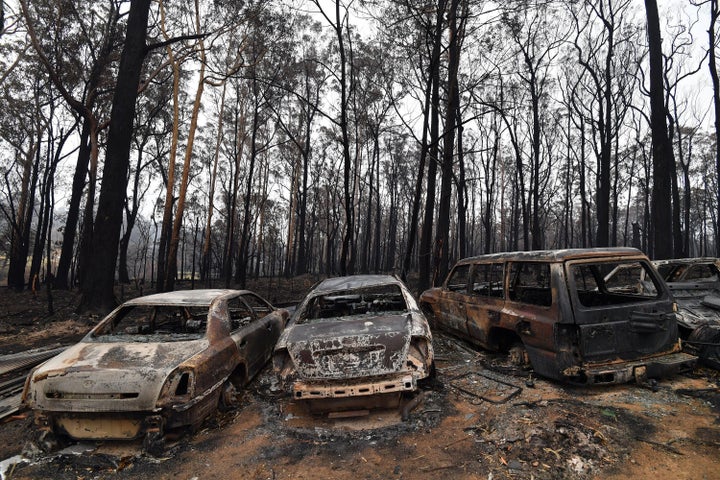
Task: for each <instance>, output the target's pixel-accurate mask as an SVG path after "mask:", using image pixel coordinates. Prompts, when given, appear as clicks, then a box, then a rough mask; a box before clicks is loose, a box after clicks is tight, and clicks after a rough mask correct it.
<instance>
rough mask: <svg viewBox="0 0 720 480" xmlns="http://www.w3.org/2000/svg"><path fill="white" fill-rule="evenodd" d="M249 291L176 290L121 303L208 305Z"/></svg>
mask: <svg viewBox="0 0 720 480" xmlns="http://www.w3.org/2000/svg"><path fill="white" fill-rule="evenodd" d="M246 293H251V292H250V291H249V290H230V289H201V290H176V291H174V292H164V293H155V294H153V295H146V296H144V297H137V298H133V299H132V300H128V301H127V302H125V303H123V305H196V306H209V305H210V304H211V303H212V302H213V301H214V300H215V299H216V298H218V297H221V296H224V295H231V294H237V295H241V294H246Z"/></svg>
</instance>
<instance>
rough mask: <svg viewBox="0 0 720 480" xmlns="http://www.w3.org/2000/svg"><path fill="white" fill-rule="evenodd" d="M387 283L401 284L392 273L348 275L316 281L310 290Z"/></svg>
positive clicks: (341, 288) (322, 290)
mask: <svg viewBox="0 0 720 480" xmlns="http://www.w3.org/2000/svg"><path fill="white" fill-rule="evenodd" d="M387 284H396V285H402V284H403V283H402V282H401V281H400V280H398V279H397V278H396V277H394V276H392V275H348V276H346V277H332V278H327V279H325V280H323V281H322V282H320V283H318V284H317V285H316V286H315V288H313V290H312V291H313V293H322V292H333V291H338V290H351V289H354V288H364V287H371V286H374V285H387Z"/></svg>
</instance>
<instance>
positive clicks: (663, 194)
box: [598, 0, 675, 259]
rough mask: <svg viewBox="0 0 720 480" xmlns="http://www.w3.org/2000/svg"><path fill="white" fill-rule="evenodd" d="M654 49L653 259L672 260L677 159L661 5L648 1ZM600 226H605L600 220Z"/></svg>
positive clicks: (651, 87)
mask: <svg viewBox="0 0 720 480" xmlns="http://www.w3.org/2000/svg"><path fill="white" fill-rule="evenodd" d="M645 10H646V13H647V25H648V45H649V49H650V129H651V132H652V149H653V188H652V228H653V235H652V238H653V248H652V251H653V258H656V259H664V258H672V255H673V245H672V205H671V202H670V198H671V196H670V193H671V189H672V185H671V170H672V165H674V164H675V157H674V153H673V149H672V144H671V143H670V138H669V136H668V130H667V123H666V121H665V119H666V118H667V110H666V108H665V99H664V95H663V59H662V37H661V34H660V19H659V17H658V9H657V2H656V1H655V0H645ZM598 221H599V222H602V220H601V219H600V218H598Z"/></svg>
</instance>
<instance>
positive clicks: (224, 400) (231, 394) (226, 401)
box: [218, 380, 240, 412]
mask: <svg viewBox="0 0 720 480" xmlns="http://www.w3.org/2000/svg"><path fill="white" fill-rule="evenodd" d="M237 394H238V391H237V388H235V384H233V383H232V382H231V381H230V380H227V381H226V382H225V384H224V385H223V387H222V390H221V391H220V400H219V402H218V408H219V409H220V411H222V412H227V411H228V410H232V409H234V408H236V407H237V406H238V405H239V404H240V402H238V398H237Z"/></svg>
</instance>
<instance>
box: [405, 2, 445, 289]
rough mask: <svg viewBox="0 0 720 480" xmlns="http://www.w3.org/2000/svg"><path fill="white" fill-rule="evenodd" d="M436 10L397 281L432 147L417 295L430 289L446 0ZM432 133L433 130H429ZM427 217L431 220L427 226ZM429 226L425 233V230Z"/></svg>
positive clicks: (411, 241)
mask: <svg viewBox="0 0 720 480" xmlns="http://www.w3.org/2000/svg"><path fill="white" fill-rule="evenodd" d="M437 8H438V10H437V13H436V15H435V25H434V30H432V31H429V32H428V35H430V36H431V39H432V55H431V57H430V64H429V65H428V75H427V85H426V86H425V105H424V111H423V130H422V132H423V133H422V141H421V148H422V150H421V152H420V162H419V165H418V176H417V178H416V181H415V195H414V197H413V205H412V215H411V219H410V225H409V233H408V240H407V246H406V248H405V257H404V260H403V266H402V273H401V275H400V278H402V279H403V280H407V273H408V271H409V270H410V264H411V261H412V256H413V249H414V247H415V239H416V237H417V228H418V217H419V216H420V203H421V198H422V185H423V175H424V173H425V163H426V162H427V157H428V155H432V154H431V149H432V148H433V147H434V150H433V151H434V152H435V153H434V155H435V156H434V157H432V158H431V161H430V163H431V165H430V166H429V167H428V188H429V187H430V182H431V180H430V175H432V177H433V179H432V191H431V190H430V189H429V190H428V194H429V195H432V202H430V201H429V200H428V199H427V197H426V202H425V206H426V212H425V217H424V221H423V230H422V232H421V240H420V246H419V247H418V248H419V252H418V253H419V260H420V279H419V285H418V291H419V292H422V291H424V290H425V289H426V288H427V287H428V286H429V285H430V278H429V272H430V252H429V250H430V238H431V234H432V218H433V215H434V205H435V173H436V171H437V128H436V129H434V130H433V131H434V132H435V136H434V137H433V136H432V135H431V139H430V141H429V142H428V125H429V124H430V123H431V120H430V118H431V116H432V115H435V117H433V118H435V119H436V117H437V115H436V113H437V109H436V108H433V107H432V106H431V103H432V105H437V97H438V96H437V95H436V92H437V82H438V80H439V65H440V46H441V45H440V43H441V39H442V18H443V13H444V11H445V0H440V1H439V2H438V7H437ZM431 129H432V127H431ZM428 204H430V205H431V211H430V212H429V213H428V212H427V205H428ZM428 217H429V219H430V221H429V224H428ZM426 225H427V226H428V229H427V230H426V228H425V226H426Z"/></svg>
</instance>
